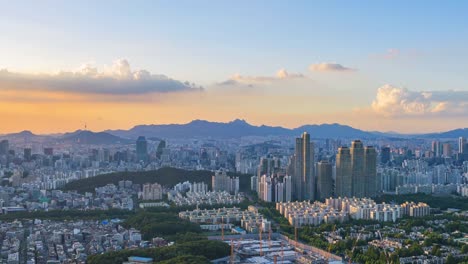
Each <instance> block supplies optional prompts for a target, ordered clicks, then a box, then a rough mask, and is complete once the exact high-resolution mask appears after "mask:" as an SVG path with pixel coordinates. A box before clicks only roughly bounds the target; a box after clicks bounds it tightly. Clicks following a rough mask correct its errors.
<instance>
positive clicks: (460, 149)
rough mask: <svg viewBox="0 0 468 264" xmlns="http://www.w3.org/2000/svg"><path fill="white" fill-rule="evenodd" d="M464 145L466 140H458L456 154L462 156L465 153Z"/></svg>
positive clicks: (462, 138)
mask: <svg viewBox="0 0 468 264" xmlns="http://www.w3.org/2000/svg"><path fill="white" fill-rule="evenodd" d="M465 143H466V139H465V138H464V137H459V138H458V153H460V154H463V153H465V152H466V150H465Z"/></svg>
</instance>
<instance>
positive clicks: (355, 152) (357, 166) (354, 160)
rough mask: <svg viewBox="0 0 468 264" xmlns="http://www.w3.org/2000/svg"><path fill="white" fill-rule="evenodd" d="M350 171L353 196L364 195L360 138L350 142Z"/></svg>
mask: <svg viewBox="0 0 468 264" xmlns="http://www.w3.org/2000/svg"><path fill="white" fill-rule="evenodd" d="M350 154H351V168H352V169H351V171H352V186H353V187H352V188H353V196H355V197H358V198H361V197H365V196H366V178H367V177H366V176H365V172H364V147H363V145H362V142H361V141H360V140H354V141H353V142H351V148H350Z"/></svg>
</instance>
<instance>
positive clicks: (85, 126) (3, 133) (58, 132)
mask: <svg viewBox="0 0 468 264" xmlns="http://www.w3.org/2000/svg"><path fill="white" fill-rule="evenodd" d="M196 121H203V122H208V123H217V124H229V123H233V122H235V121H243V122H246V123H247V124H248V125H251V126H255V127H262V126H267V127H271V128H278V127H279V128H285V129H289V130H295V129H299V128H301V127H303V126H332V125H338V126H342V127H350V128H353V129H356V130H360V131H363V132H369V133H383V134H395V135H410V136H411V135H425V134H433V133H444V132H449V131H453V130H458V129H467V128H468V127H464V126H459V127H452V128H448V129H442V130H429V131H428V130H425V131H423V130H420V131H416V132H405V131H398V130H397V129H395V130H377V129H370V130H367V129H363V128H360V127H357V126H352V125H349V124H346V123H338V122H329V123H327V122H324V123H303V124H300V125H297V126H282V125H279V124H267V123H262V122H260V123H256V122H255V123H254V122H250V121H249V120H247V119H244V118H234V119H226V120H224V119H223V120H208V119H192V120H190V121H185V122H172V123H171V122H166V123H151V122H149V123H141V124H135V125H130V126H126V127H116V128H105V129H94V128H92V127H90V126H88V124H86V123H84V124H83V125H82V126H81V127H76V128H71V129H69V130H62V129H60V130H54V131H48V132H45V131H42V130H40V129H39V130H34V129H29V128H27V127H24V128H20V129H14V130H8V131H1V130H0V136H6V135H11V134H17V133H21V132H31V133H32V134H34V135H39V136H41V135H43V136H48V135H63V134H67V133H73V132H77V131H90V132H93V133H100V132H108V131H118V130H124V131H128V130H131V129H133V128H135V127H138V126H170V125H188V124H190V123H193V122H196ZM303 132H306V131H303Z"/></svg>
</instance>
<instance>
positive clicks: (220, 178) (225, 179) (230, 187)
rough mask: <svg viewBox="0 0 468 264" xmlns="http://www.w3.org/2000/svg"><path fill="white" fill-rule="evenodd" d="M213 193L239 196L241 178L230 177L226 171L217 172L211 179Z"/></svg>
mask: <svg viewBox="0 0 468 264" xmlns="http://www.w3.org/2000/svg"><path fill="white" fill-rule="evenodd" d="M211 186H212V188H213V191H215V192H222V191H226V192H229V193H235V194H237V193H238V192H239V177H229V176H228V175H227V173H226V172H225V171H222V170H220V171H216V172H215V175H213V176H212V177H211Z"/></svg>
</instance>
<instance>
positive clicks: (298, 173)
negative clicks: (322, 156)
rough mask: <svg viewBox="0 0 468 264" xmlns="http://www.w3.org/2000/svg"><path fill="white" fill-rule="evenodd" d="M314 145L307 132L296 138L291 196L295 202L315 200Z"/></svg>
mask: <svg viewBox="0 0 468 264" xmlns="http://www.w3.org/2000/svg"><path fill="white" fill-rule="evenodd" d="M313 166H314V143H313V142H310V135H309V134H308V133H307V132H304V133H303V134H302V137H300V138H296V147H295V154H294V175H293V182H294V183H293V185H294V188H293V194H294V198H296V199H297V200H313V199H315V187H314V186H315V183H314V175H313V172H314V168H313Z"/></svg>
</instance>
